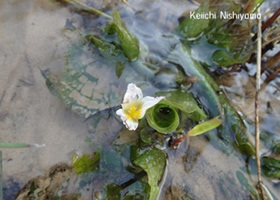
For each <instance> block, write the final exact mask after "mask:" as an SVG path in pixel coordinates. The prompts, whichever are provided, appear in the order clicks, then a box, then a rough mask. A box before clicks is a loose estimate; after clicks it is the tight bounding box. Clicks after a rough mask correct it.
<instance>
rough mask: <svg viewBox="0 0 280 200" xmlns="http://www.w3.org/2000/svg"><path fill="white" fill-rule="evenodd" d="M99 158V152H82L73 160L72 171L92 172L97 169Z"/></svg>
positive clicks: (80, 172) (78, 172)
mask: <svg viewBox="0 0 280 200" xmlns="http://www.w3.org/2000/svg"><path fill="white" fill-rule="evenodd" d="M99 160H100V153H99V152H96V153H93V154H91V155H90V154H84V155H83V156H82V157H80V158H78V159H76V160H74V161H73V166H74V171H75V173H77V174H82V173H86V172H92V171H94V170H96V169H97V167H98V165H99Z"/></svg>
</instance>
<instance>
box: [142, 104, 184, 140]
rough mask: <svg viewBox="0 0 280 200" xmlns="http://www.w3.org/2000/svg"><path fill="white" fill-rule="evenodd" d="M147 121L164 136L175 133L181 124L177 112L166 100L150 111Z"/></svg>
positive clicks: (148, 111) (147, 114) (147, 113)
mask: <svg viewBox="0 0 280 200" xmlns="http://www.w3.org/2000/svg"><path fill="white" fill-rule="evenodd" d="M146 119H147V122H148V124H149V126H150V127H152V128H153V129H155V130H156V131H158V132H159V133H163V134H168V133H171V132H173V131H174V130H176V128H177V127H178V126H179V123H180V119H179V115H178V113H177V111H176V110H175V109H174V108H173V107H172V106H170V105H169V104H168V103H166V100H162V101H161V102H160V103H158V104H156V105H155V106H153V107H152V108H150V109H148V110H147V112H146Z"/></svg>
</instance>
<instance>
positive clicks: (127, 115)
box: [116, 83, 165, 130]
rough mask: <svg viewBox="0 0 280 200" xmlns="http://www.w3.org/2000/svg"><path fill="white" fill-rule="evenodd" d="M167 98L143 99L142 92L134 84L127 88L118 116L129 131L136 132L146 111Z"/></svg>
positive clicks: (147, 97)
mask: <svg viewBox="0 0 280 200" xmlns="http://www.w3.org/2000/svg"><path fill="white" fill-rule="evenodd" d="M164 98H165V97H156V98H155V97H149V96H146V97H144V98H143V93H142V90H141V89H140V88H139V87H137V86H136V85H135V84H134V83H130V84H128V86H127V90H126V93H125V95H124V99H123V103H122V109H119V110H117V112H116V113H117V115H119V116H120V118H121V120H122V121H123V124H124V125H125V126H126V128H127V129H128V130H136V128H137V127H138V120H139V119H142V118H143V117H144V115H145V113H146V110H147V109H149V108H151V107H153V106H154V105H156V104H157V103H158V102H160V101H161V100H162V99H164Z"/></svg>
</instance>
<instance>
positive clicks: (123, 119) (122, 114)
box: [116, 109, 127, 122]
mask: <svg viewBox="0 0 280 200" xmlns="http://www.w3.org/2000/svg"><path fill="white" fill-rule="evenodd" d="M116 114H117V115H119V116H120V118H121V120H122V121H123V122H124V121H126V120H127V117H126V116H125V114H124V111H123V109H119V110H117V112H116Z"/></svg>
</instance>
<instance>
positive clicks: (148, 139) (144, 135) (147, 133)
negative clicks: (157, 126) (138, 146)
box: [140, 128, 155, 144]
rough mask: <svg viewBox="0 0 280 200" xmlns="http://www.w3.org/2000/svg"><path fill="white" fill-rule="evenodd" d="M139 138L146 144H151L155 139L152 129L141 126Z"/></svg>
mask: <svg viewBox="0 0 280 200" xmlns="http://www.w3.org/2000/svg"><path fill="white" fill-rule="evenodd" d="M140 138H141V140H142V141H143V142H144V143H146V144H152V143H153V142H154V141H155V137H154V135H153V131H151V130H149V128H143V129H142V130H141V132H140Z"/></svg>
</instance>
